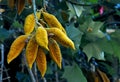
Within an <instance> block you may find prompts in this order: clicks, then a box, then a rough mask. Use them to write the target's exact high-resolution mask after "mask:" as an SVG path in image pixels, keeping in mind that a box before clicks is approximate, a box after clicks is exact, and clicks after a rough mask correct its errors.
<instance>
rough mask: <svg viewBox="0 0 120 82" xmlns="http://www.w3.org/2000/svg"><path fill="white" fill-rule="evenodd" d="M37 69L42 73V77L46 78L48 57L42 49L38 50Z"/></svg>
mask: <svg viewBox="0 0 120 82" xmlns="http://www.w3.org/2000/svg"><path fill="white" fill-rule="evenodd" d="M36 63H37V67H38V69H39V71H40V73H41V76H42V77H44V75H45V73H46V70H47V61H46V55H45V53H44V51H43V49H42V48H40V47H39V48H38V52H37V58H36Z"/></svg>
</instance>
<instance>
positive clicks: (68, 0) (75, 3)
mask: <svg viewBox="0 0 120 82" xmlns="http://www.w3.org/2000/svg"><path fill="white" fill-rule="evenodd" d="M66 1H67V2H69V3H71V4H74V5H79V6H93V5H95V4H81V3H77V2H73V1H70V0H66Z"/></svg>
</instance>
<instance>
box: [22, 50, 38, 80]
mask: <svg viewBox="0 0 120 82" xmlns="http://www.w3.org/2000/svg"><path fill="white" fill-rule="evenodd" d="M23 59H24V62H25V65H26V67H27V70H28V72H29V75H30V77H31V80H32V82H36V80H35V77H34V74H33V72H32V70H31V69H30V68H29V67H28V64H27V60H26V56H25V54H24V51H23Z"/></svg>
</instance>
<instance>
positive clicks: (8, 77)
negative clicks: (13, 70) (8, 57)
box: [3, 66, 10, 82]
mask: <svg viewBox="0 0 120 82" xmlns="http://www.w3.org/2000/svg"><path fill="white" fill-rule="evenodd" d="M4 71H5V73H6V76H7V77H6V78H3V80H5V79H8V82H10V76H9V74H8V72H7V71H8V69H6V67H5V66H4Z"/></svg>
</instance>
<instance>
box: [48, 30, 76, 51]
mask: <svg viewBox="0 0 120 82" xmlns="http://www.w3.org/2000/svg"><path fill="white" fill-rule="evenodd" d="M46 30H47V32H48V34H50V35H52V38H53V39H55V40H56V41H57V42H59V43H60V44H61V45H63V46H65V47H70V48H72V49H75V46H74V43H73V41H72V40H71V39H70V38H69V37H68V36H67V35H65V33H63V32H62V31H61V30H60V29H58V28H46Z"/></svg>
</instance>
